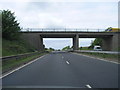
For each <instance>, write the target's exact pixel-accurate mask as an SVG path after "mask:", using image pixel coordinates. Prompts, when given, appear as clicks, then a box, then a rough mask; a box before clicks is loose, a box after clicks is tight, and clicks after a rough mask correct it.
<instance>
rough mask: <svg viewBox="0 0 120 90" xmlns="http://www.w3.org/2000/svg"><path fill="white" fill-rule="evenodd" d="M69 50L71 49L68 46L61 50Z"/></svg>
mask: <svg viewBox="0 0 120 90" xmlns="http://www.w3.org/2000/svg"><path fill="white" fill-rule="evenodd" d="M69 49H71V48H70V46H66V47H64V48H63V49H62V50H69Z"/></svg>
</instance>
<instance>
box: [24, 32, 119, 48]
mask: <svg viewBox="0 0 120 90" xmlns="http://www.w3.org/2000/svg"><path fill="white" fill-rule="evenodd" d="M22 34H23V37H22V38H24V39H26V40H27V41H28V42H29V43H30V44H31V45H33V46H34V47H36V48H37V50H44V45H43V38H72V39H73V49H74V50H78V48H79V38H102V40H103V45H102V49H103V50H116V49H118V33H108V32H96V33H95V32H91V33H90V32H89V33H86V32H80V33H79V32H77V33H76V32H71V33H70V32H22ZM116 44H117V45H116Z"/></svg>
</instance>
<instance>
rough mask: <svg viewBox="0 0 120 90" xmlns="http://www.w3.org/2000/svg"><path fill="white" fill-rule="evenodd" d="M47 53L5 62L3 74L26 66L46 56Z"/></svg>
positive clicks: (3, 62)
mask: <svg viewBox="0 0 120 90" xmlns="http://www.w3.org/2000/svg"><path fill="white" fill-rule="evenodd" d="M45 54H46V53H42V54H37V55H32V56H29V57H26V58H22V59H18V60H5V61H2V73H6V72H9V71H11V70H13V69H15V68H17V67H19V66H21V65H24V64H26V63H28V62H30V61H32V60H34V59H36V58H38V57H40V56H42V55H45Z"/></svg>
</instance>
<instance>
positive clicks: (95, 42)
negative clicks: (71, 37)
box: [89, 38, 102, 48]
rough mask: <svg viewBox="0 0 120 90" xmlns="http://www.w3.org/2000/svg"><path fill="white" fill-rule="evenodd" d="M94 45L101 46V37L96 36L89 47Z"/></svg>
mask: <svg viewBox="0 0 120 90" xmlns="http://www.w3.org/2000/svg"><path fill="white" fill-rule="evenodd" d="M95 45H99V46H102V39H101V38H96V39H95V40H94V41H93V42H92V43H91V45H90V47H89V48H93V47H94V46H95Z"/></svg>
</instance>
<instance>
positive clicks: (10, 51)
mask: <svg viewBox="0 0 120 90" xmlns="http://www.w3.org/2000/svg"><path fill="white" fill-rule="evenodd" d="M34 51H35V48H33V47H32V46H30V45H29V44H28V43H26V42H25V41H24V40H21V39H20V40H14V41H9V40H5V39H2V56H11V55H17V54H23V53H28V52H34Z"/></svg>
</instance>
